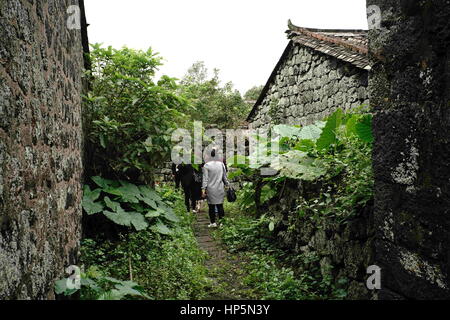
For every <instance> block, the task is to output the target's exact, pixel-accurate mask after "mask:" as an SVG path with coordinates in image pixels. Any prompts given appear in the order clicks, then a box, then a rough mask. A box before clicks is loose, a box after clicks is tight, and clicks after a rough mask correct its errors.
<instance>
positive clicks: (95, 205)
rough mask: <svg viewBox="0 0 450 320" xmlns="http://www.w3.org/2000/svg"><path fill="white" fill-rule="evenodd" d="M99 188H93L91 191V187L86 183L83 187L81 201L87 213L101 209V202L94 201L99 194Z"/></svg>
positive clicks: (90, 213)
mask: <svg viewBox="0 0 450 320" xmlns="http://www.w3.org/2000/svg"><path fill="white" fill-rule="evenodd" d="M100 193H101V190H100V189H95V190H93V191H91V188H90V187H89V186H88V185H85V186H84V188H83V200H82V202H81V204H82V206H83V209H84V211H86V213H87V214H88V215H92V214H95V213H98V212H101V211H102V210H103V204H102V203H101V202H95V200H97V199H98V198H99V196H100Z"/></svg>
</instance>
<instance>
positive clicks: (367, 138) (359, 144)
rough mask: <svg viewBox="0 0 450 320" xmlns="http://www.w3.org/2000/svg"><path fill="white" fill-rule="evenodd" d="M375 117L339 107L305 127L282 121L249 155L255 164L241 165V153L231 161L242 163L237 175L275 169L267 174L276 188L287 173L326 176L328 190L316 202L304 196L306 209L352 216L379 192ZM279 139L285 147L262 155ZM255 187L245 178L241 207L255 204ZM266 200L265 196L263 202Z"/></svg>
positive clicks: (314, 179)
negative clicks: (374, 148)
mask: <svg viewBox="0 0 450 320" xmlns="http://www.w3.org/2000/svg"><path fill="white" fill-rule="evenodd" d="M371 122H372V116H371V115H370V114H364V113H353V114H352V113H349V114H344V113H343V112H342V111H341V110H340V109H338V110H337V111H336V112H335V113H333V114H332V115H331V116H330V117H328V119H327V120H326V121H325V122H324V121H317V122H316V123H314V124H311V125H308V126H305V127H298V126H289V125H284V124H282V125H276V126H274V127H273V132H274V134H275V137H273V136H272V139H271V140H267V139H262V138H260V139H259V140H258V141H259V144H258V145H257V146H256V148H255V152H254V153H253V154H251V155H250V156H249V157H248V158H249V159H248V160H249V161H248V162H247V163H252V161H253V163H254V164H253V165H249V164H240V165H235V164H233V163H234V161H233V160H235V159H229V163H231V164H232V166H233V167H235V168H237V169H238V171H237V172H235V176H237V175H239V174H240V175H245V176H247V178H251V177H254V176H255V175H256V174H257V172H256V170H258V169H261V168H263V167H270V168H272V169H275V170H276V171H277V175H275V176H274V177H268V178H265V179H264V180H265V181H266V185H265V188H272V189H276V188H277V185H278V184H279V183H280V182H283V181H284V179H286V178H289V179H298V180H303V181H305V182H308V183H318V182H321V184H322V185H324V186H325V188H326V190H324V191H323V192H322V193H321V194H320V196H319V197H318V198H317V199H313V201H312V202H311V201H310V200H305V199H303V198H300V200H299V201H300V202H301V203H300V205H299V213H300V215H306V213H309V214H310V215H312V216H317V214H316V213H317V212H321V214H324V215H333V216H339V217H341V218H344V217H349V216H351V215H352V214H354V213H356V212H357V211H358V210H359V209H360V208H362V207H364V205H365V204H366V203H368V202H369V201H370V200H371V199H372V197H373V191H372V189H373V177H372V168H371V150H372V145H371V143H372V142H373V136H372V130H371V126H372V124H371ZM274 144H277V145H278V147H279V150H280V152H279V153H277V154H272V153H269V154H268V155H263V156H261V151H260V150H262V149H264V148H266V149H267V150H269V151H270V150H271V146H272V145H274ZM255 188H256V185H255V184H253V183H247V184H244V187H243V189H242V191H241V195H240V197H239V198H238V199H239V200H238V201H239V205H240V206H241V209H253V208H254V203H255V202H256V200H257V199H255V194H256V190H255ZM263 191H264V190H263ZM265 192H266V193H267V190H266V191H265ZM261 194H264V192H261ZM275 196H276V192H275V194H271V198H273V197H275ZM266 201H267V199H262V198H261V199H260V203H264V202H266ZM305 202H308V203H309V205H306V203H305ZM319 204H320V205H321V206H322V207H323V208H322V209H321V210H319V209H318V208H317V206H318V205H319Z"/></svg>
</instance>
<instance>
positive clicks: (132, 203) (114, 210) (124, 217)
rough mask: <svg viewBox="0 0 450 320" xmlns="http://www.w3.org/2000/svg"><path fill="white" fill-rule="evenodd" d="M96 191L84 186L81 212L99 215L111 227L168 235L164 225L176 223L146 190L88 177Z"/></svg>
mask: <svg viewBox="0 0 450 320" xmlns="http://www.w3.org/2000/svg"><path fill="white" fill-rule="evenodd" d="M92 180H93V181H94V182H95V184H97V186H98V187H99V188H97V189H95V190H93V191H92V190H91V188H90V187H89V185H85V186H84V194H83V202H82V205H83V209H84V210H85V212H86V213H87V214H88V215H92V214H96V213H100V212H102V213H103V214H104V215H105V216H106V217H107V218H108V219H110V220H111V221H113V222H114V223H116V224H118V225H121V226H126V227H134V229H135V230H137V231H140V230H144V229H146V228H147V227H148V226H149V225H151V229H152V230H153V231H155V232H159V233H161V234H165V235H169V234H171V230H170V228H169V227H168V226H167V225H166V223H176V222H178V221H179V219H178V217H177V216H176V215H175V214H174V212H173V210H172V208H171V207H170V206H169V205H168V204H166V203H165V201H163V199H162V198H161V197H160V196H159V195H158V193H157V192H155V191H154V190H152V189H151V188H149V187H148V186H144V185H141V186H137V185H134V184H132V183H129V182H126V181H122V180H119V181H114V180H109V179H103V178H101V177H100V176H95V177H92Z"/></svg>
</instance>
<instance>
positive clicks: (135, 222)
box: [103, 205, 148, 231]
mask: <svg viewBox="0 0 450 320" xmlns="http://www.w3.org/2000/svg"><path fill="white" fill-rule="evenodd" d="M103 214H104V215H105V216H106V217H107V218H108V219H110V220H112V221H113V222H114V223H116V224H119V225H121V226H126V227H131V226H133V227H134V228H135V229H136V230H137V231H140V230H144V229H145V228H147V227H148V223H147V220H145V217H144V216H143V215H142V214H140V213H139V212H135V211H129V212H127V211H125V210H123V209H122V208H121V207H120V205H118V206H117V210H116V211H115V212H111V211H103Z"/></svg>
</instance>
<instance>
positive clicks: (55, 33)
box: [0, 0, 83, 299]
mask: <svg viewBox="0 0 450 320" xmlns="http://www.w3.org/2000/svg"><path fill="white" fill-rule="evenodd" d="M77 3H78V1H69V0H58V1H54V0H52V1H27V0H0V299H45V298H52V297H53V285H54V280H55V279H57V278H59V277H61V275H62V274H63V273H64V269H65V268H66V267H67V266H68V265H70V264H74V263H75V262H76V258H77V253H78V246H79V239H80V222H81V207H80V203H81V173H82V163H81V143H82V134H81V120H80V118H81V90H82V84H81V75H82V70H83V50H82V46H81V43H82V41H81V32H80V30H69V29H67V27H66V26H67V18H68V14H67V13H66V10H67V8H68V6H69V5H72V4H77Z"/></svg>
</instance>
